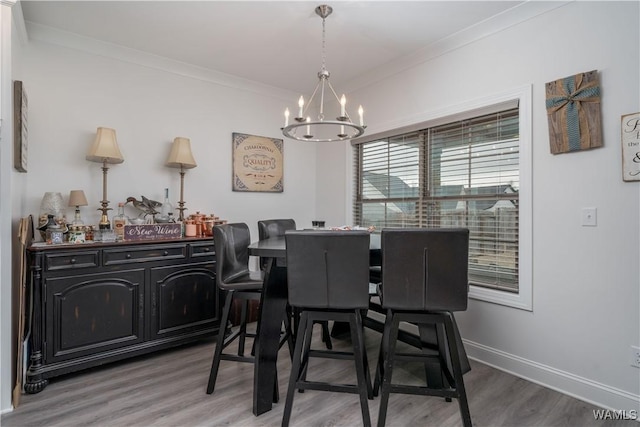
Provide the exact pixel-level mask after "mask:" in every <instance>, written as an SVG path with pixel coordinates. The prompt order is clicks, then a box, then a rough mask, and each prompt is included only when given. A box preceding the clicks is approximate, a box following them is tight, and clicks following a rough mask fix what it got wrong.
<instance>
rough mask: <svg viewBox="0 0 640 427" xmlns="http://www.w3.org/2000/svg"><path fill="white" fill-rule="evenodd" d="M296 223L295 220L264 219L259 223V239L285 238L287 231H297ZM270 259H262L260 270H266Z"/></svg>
mask: <svg viewBox="0 0 640 427" xmlns="http://www.w3.org/2000/svg"><path fill="white" fill-rule="evenodd" d="M295 229H296V222H295V221H294V220H293V219H263V220H261V221H258V238H259V239H260V240H264V239H268V238H270V237H278V236H284V233H285V232H286V231H287V230H295ZM268 261H269V258H264V257H261V258H260V269H262V270H266V268H267V263H268Z"/></svg>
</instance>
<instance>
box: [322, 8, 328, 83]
mask: <svg viewBox="0 0 640 427" xmlns="http://www.w3.org/2000/svg"><path fill="white" fill-rule="evenodd" d="M325 19H326V18H322V71H326V70H327V67H326V61H327V52H326V39H325V26H324V22H325Z"/></svg>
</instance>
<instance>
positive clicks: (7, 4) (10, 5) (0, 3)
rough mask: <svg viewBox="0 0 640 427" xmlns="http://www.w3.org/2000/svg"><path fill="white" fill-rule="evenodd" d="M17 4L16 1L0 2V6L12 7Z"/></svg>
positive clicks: (0, 0) (3, 0) (4, 0)
mask: <svg viewBox="0 0 640 427" xmlns="http://www.w3.org/2000/svg"><path fill="white" fill-rule="evenodd" d="M16 3H17V0H0V5H2V6H9V7H13V6H14V5H15V4H16Z"/></svg>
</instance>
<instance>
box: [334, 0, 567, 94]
mask: <svg viewBox="0 0 640 427" xmlns="http://www.w3.org/2000/svg"><path fill="white" fill-rule="evenodd" d="M573 1H575V0H570V1H566V0H563V1H534V0H527V1H525V2H524V3H521V4H519V5H517V6H514V7H512V8H510V9H507V10H505V11H503V12H501V13H499V14H497V15H495V16H492V17H491V18H488V19H485V20H484V21H481V22H478V23H477V24H475V25H472V26H470V27H468V28H465V29H463V30H461V31H458V32H457V33H454V34H452V35H450V36H447V37H445V38H443V39H440V40H437V41H435V42H433V43H431V44H429V45H427V46H425V47H423V48H422V49H420V50H418V51H416V52H414V53H411V54H409V55H406V56H404V57H402V58H400V59H399V60H394V61H392V62H389V63H388V64H386V65H383V66H381V67H378V68H376V69H374V70H372V71H370V72H368V73H365V74H363V75H360V76H358V77H356V78H354V79H352V80H350V81H348V82H345V83H344V87H346V88H348V91H349V92H353V91H356V90H359V89H363V88H365V87H367V86H370V85H372V84H374V83H377V82H379V81H381V80H384V79H385V78H388V77H391V76H393V75H395V74H398V73H401V72H403V71H405V70H408V69H411V68H413V67H416V66H418V65H421V64H423V63H425V62H428V61H430V60H432V59H434V58H437V57H439V56H442V55H444V54H446V53H448V52H451V51H453V50H456V49H459V48H461V47H463V46H466V45H468V44H470V43H473V42H476V41H478V40H482V39H484V38H486V37H489V36H491V35H493V34H496V33H499V32H501V31H504V30H506V29H508V28H511V27H513V26H515V25H518V24H521V23H523V22H525V21H528V20H530V19H533V18H535V17H536V16H539V15H542V14H544V13H547V12H550V11H552V10H554V9H557V8H559V7H562V6H565V5H567V4H569V3H572V2H573Z"/></svg>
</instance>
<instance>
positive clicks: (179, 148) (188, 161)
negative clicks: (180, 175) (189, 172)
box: [166, 137, 198, 169]
mask: <svg viewBox="0 0 640 427" xmlns="http://www.w3.org/2000/svg"><path fill="white" fill-rule="evenodd" d="M166 166H169V167H170V168H185V169H191V168H195V167H196V166H198V165H197V164H196V161H195V159H194V158H193V153H191V141H190V140H189V138H183V137H177V138H175V139H174V140H173V145H172V146H171V153H169V158H168V159H167V163H166Z"/></svg>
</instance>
